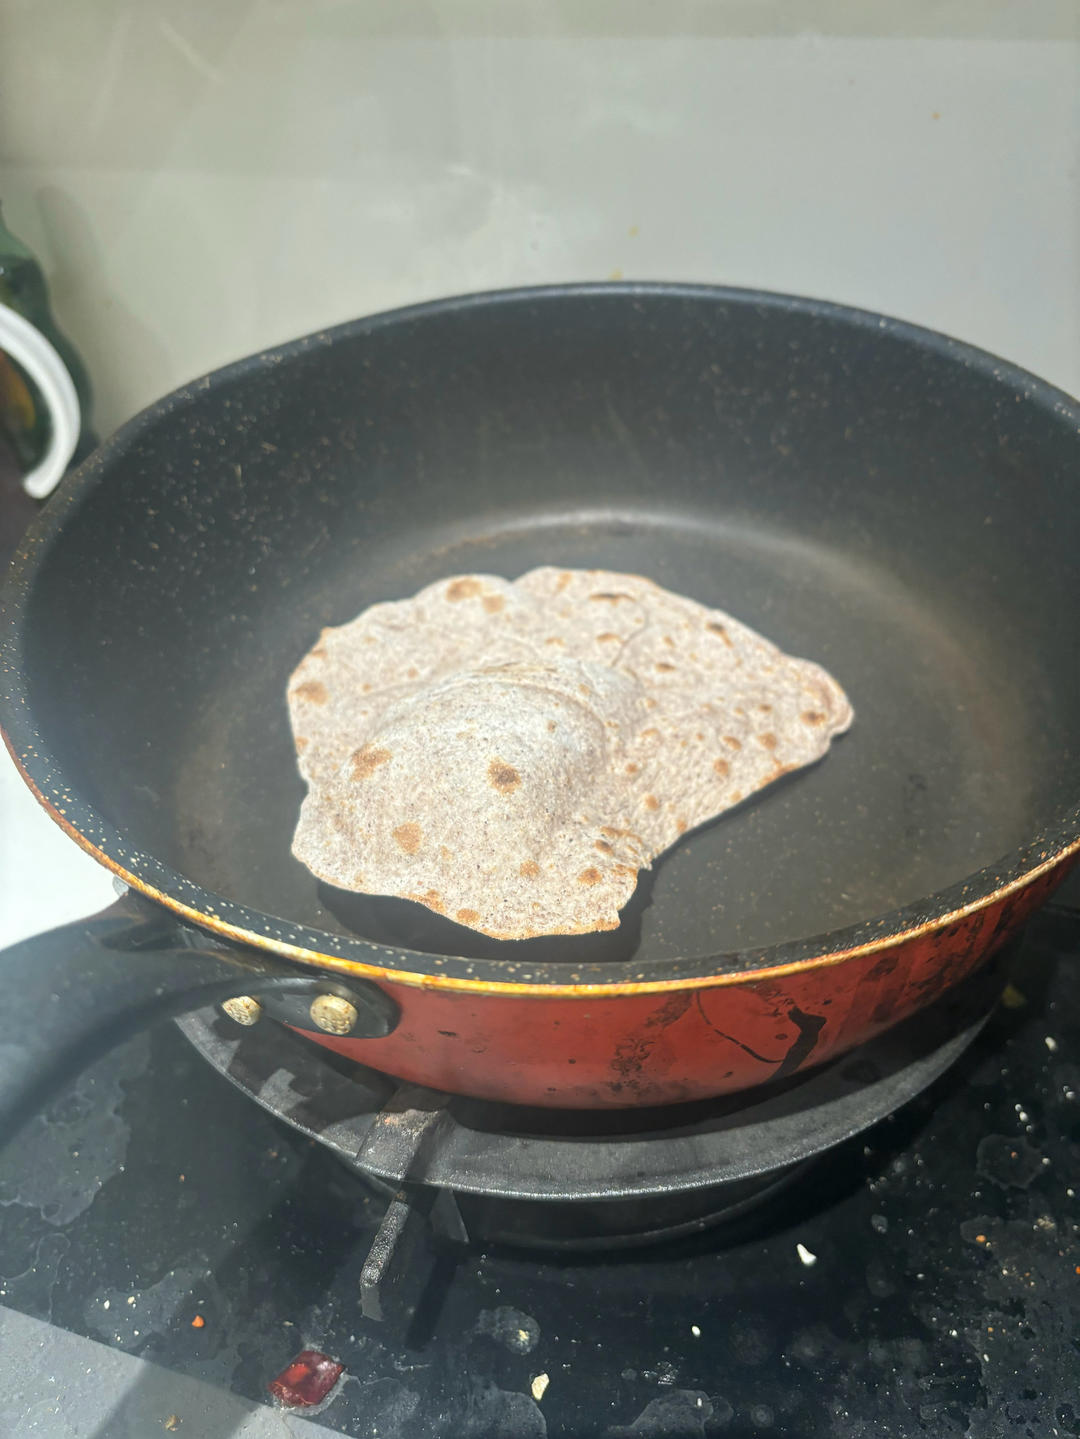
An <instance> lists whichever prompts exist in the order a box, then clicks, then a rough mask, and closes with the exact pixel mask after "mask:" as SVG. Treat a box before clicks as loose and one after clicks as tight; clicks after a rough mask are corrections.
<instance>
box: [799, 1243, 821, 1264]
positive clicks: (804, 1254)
mask: <svg viewBox="0 0 1080 1439" xmlns="http://www.w3.org/2000/svg"><path fill="white" fill-rule="evenodd" d="M795 1252H796V1254H798V1256H799V1258H800V1259H801V1260H802V1262H803V1263H804V1264H805V1265H806V1267H807V1269H809V1268H810V1267H811V1266H812V1265H814V1264H816V1263H817V1255H816V1254H812V1253H811V1252H810V1250H809V1249H807V1247H806V1245H805V1244H796V1246H795Z"/></svg>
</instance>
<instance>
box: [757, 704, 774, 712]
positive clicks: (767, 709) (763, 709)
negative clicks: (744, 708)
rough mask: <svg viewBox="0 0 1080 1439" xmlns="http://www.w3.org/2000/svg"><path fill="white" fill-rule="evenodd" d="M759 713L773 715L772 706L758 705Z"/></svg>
mask: <svg viewBox="0 0 1080 1439" xmlns="http://www.w3.org/2000/svg"><path fill="white" fill-rule="evenodd" d="M758 713H759V714H763V715H771V714H772V705H765V704H761V705H758Z"/></svg>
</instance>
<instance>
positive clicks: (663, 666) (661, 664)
mask: <svg viewBox="0 0 1080 1439" xmlns="http://www.w3.org/2000/svg"><path fill="white" fill-rule="evenodd" d="M656 668H657V669H658V670H663V671H664V673H665V674H671V672H672V670H673V669H674V668H675V666H674V665H669V664H668V662H667V660H657V661H656Z"/></svg>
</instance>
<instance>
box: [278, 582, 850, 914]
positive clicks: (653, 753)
mask: <svg viewBox="0 0 1080 1439" xmlns="http://www.w3.org/2000/svg"><path fill="white" fill-rule="evenodd" d="M288 702H289V714H290V717H291V720H292V728H293V735H294V738H295V741H296V749H297V755H298V758H299V764H300V770H301V773H302V774H303V776H304V778H305V779H306V780H307V782H308V787H309V788H308V794H307V797H306V798H305V800H304V802H303V806H302V808H301V811H300V820H299V824H298V825H297V829H296V834H295V837H294V839H293V854H294V855H295V856H296V858H297V859H299V860H300V861H301V862H302V863H303V864H305V865H306V866H307V867H308V869H310V870H311V871H312V872H313V873H314V874H316V875H317V876H318V877H319V878H320V879H323V880H326V881H327V882H328V883H330V884H333V885H337V886H339V887H340V888H342V889H350V890H359V891H363V892H365V893H368V894H383V895H397V896H400V897H402V898H407V899H413V900H416V901H418V902H419V903H420V904H424V905H427V906H428V908H430V909H433V910H435V911H437V912H438V913H439V914H444V915H446V916H448V917H449V918H450V919H453V920H456V921H457V922H458V923H459V924H463V925H467V926H469V928H471V929H476V930H479V931H481V932H482V933H483V934H487V935H491V936H493V937H495V938H497V939H527V938H531V937H533V936H536V935H542V934H582V933H586V932H588V931H592V930H600V929H614V928H615V927H616V926H617V925H618V923H619V910H620V909H621V908H622V906H623V905H624V904H625V903H626V901H627V900H628V899H629V898H630V896H631V894H632V893H633V891H634V887H635V885H636V883H637V877H638V871H639V870H641V869H643V868H648V867H649V865H650V862H651V861H652V860H653V859H654V858H655V857H656V856H657V855H658V854H660V853H662V852H663V851H664V850H665V849H667V848H668V847H669V846H670V845H672V844H674V843H675V841H676V840H677V839H678V838H679V837H680V835H682V834H684V833H685V832H686V831H687V830H690V829H694V828H695V827H696V826H697V825H701V824H705V823H706V822H707V821H708V820H711V819H715V818H716V816H717V815H719V814H722V813H723V812H724V810H726V809H730V808H731V807H732V806H733V805H736V804H738V803H739V802H740V801H741V800H744V799H746V797H747V796H748V795H751V794H753V793H754V792H755V791H757V790H759V789H761V788H763V787H764V786H765V785H767V784H769V783H771V782H772V781H773V780H775V779H778V778H779V777H780V776H781V775H783V774H786V773H788V772H789V771H791V770H793V769H798V768H800V767H801V766H803V765H808V764H811V763H812V762H813V761H814V760H817V759H820V758H821V756H822V755H823V754H824V753H825V752H826V750H827V749H828V748H829V742H830V740H831V739H832V737H833V736H834V735H837V734H841V733H843V731H844V730H846V729H847V728H848V726H849V725H850V724H851V721H852V717H853V716H852V709H851V705H850V704H849V703H848V700H847V696H846V695H845V694H844V692H843V690H842V689H841V688H840V686H839V685H838V684H837V683H836V681H835V680H833V679H832V678H831V677H830V676H829V675H828V674H827V673H826V672H825V670H823V669H822V668H821V667H820V666H819V665H816V664H813V663H811V662H810V661H809V660H799V659H792V658H790V657H789V656H787V655H785V654H783V653H781V651H780V650H778V649H777V648H776V646H775V645H773V644H770V643H769V641H768V640H766V639H764V638H763V637H762V636H761V635H759V634H757V633H755V631H753V630H751V629H748V628H747V626H746V625H743V624H740V623H739V622H738V621H737V620H734V619H732V618H731V617H730V616H729V615H726V614H723V613H722V612H721V611H719V610H709V609H706V608H705V607H704V606H702V605H699V604H697V603H695V601H693V600H690V599H686V598H684V597H683V596H681V595H676V594H672V593H671V592H670V591H668V590H664V589H661V588H660V587H659V586H658V585H655V584H653V583H652V582H651V581H650V580H647V579H642V578H641V577H640V576H638V575H621V574H612V573H609V572H606V571H602V570H590V571H584V570H559V569H552V568H543V569H537V570H532V571H531V572H530V573H529V574H526V575H523V576H522V577H521V578H520V579H518V580H515V581H513V582H512V583H511V582H509V581H507V580H504V579H499V578H498V577H496V576H494V575H459V576H456V577H454V578H451V579H446V580H440V581H438V582H437V583H436V584H433V585H429V586H428V587H427V588H426V589H423V590H421V591H420V593H419V594H417V595H415V596H414V597H413V598H412V599H408V600H400V601H396V602H393V603H388V604H377V605H373V606H372V607H371V608H370V609H367V610H365V611H364V613H363V614H362V615H360V616H359V617H358V618H357V619H355V620H353V621H352V623H351V624H346V625H342V626H340V627H339V628H336V629H326V630H323V632H322V635H321V636H320V638H319V641H318V643H317V644H316V645H315V647H314V648H313V649H312V650H311V651H310V652H309V653H308V654H307V655H306V656H305V657H304V659H303V660H302V661H301V663H300V665H299V666H298V667H297V669H296V671H295V672H294V673H293V675H292V677H291V679H290V681H289V690H288Z"/></svg>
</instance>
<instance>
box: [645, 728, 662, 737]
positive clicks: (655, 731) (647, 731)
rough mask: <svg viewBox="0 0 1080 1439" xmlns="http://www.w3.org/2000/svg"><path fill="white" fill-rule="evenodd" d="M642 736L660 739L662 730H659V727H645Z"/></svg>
mask: <svg viewBox="0 0 1080 1439" xmlns="http://www.w3.org/2000/svg"><path fill="white" fill-rule="evenodd" d="M641 738H642V739H659V738H660V731H659V730H658V729H653V728H651V727H650V728H649V729H643V730H642V731H641Z"/></svg>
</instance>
